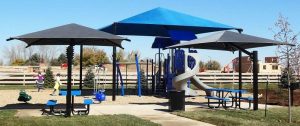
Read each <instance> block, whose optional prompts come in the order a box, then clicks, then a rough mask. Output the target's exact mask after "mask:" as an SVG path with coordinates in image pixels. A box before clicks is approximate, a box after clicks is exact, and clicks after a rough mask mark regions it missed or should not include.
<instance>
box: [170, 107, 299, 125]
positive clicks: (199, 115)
mask: <svg viewBox="0 0 300 126" xmlns="http://www.w3.org/2000/svg"><path fill="white" fill-rule="evenodd" d="M173 114H176V115H179V116H183V117H186V118H190V119H194V120H199V121H203V122H207V123H211V124H214V125H217V126H233V125H241V126H250V125H252V126H268V125H270V126H285V125H291V126H299V125H300V107H294V108H293V109H292V115H293V118H292V121H293V123H288V109H287V108H272V109H269V110H268V112H267V117H264V110H258V111H252V110H207V109H199V110H195V111H189V112H184V111H180V112H174V113H173Z"/></svg>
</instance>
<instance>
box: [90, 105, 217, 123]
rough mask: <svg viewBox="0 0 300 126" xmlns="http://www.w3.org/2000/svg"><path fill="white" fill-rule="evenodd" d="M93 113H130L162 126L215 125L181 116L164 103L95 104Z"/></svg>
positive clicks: (92, 108)
mask: <svg viewBox="0 0 300 126" xmlns="http://www.w3.org/2000/svg"><path fill="white" fill-rule="evenodd" d="M91 110H93V111H92V112H91V113H90V114H91V115H101V114H130V115H134V116H137V117H140V118H142V119H146V120H150V121H152V122H155V123H158V124H161V125H162V126H213V125H212V124H208V123H204V122H200V121H195V120H192V119H188V118H184V117H179V116H176V115H173V114H170V113H169V112H166V111H167V110H168V107H167V106H162V105H152V104H151V105H135V104H133V105H132V104H130V105H93V106H92V107H91Z"/></svg>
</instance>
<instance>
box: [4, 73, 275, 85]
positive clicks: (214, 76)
mask: <svg viewBox="0 0 300 126" xmlns="http://www.w3.org/2000/svg"><path fill="white" fill-rule="evenodd" d="M34 75H36V73H2V75H1V76H0V85H33V84H35V78H34V77H33V76H34ZM242 75H243V76H242V77H243V82H244V83H252V78H253V76H252V73H243V74H242ZM96 76H97V75H96ZM98 77H99V78H100V83H106V84H112V73H111V72H109V73H107V75H106V76H104V75H103V74H99V75H98ZM197 77H198V78H199V79H200V80H202V81H203V82H204V83H208V84H220V83H238V81H239V80H238V79H239V77H238V73H198V74H197ZM280 77H281V75H280V74H274V73H259V74H258V82H260V83H264V82H267V78H269V82H270V83H279V82H280ZM82 78H83V79H84V78H85V76H84V75H83V77H82ZM104 78H106V81H105V82H104V81H103V80H104ZM122 78H123V82H124V83H125V84H136V81H137V77H136V73H135V72H128V73H127V76H126V74H125V72H123V73H122ZM66 79H67V77H66V75H64V74H62V77H61V81H62V83H67V81H66ZM148 83H149V84H151V83H152V81H151V73H150V72H149V74H148ZM72 84H74V85H77V84H79V74H78V73H76V74H73V75H72Z"/></svg>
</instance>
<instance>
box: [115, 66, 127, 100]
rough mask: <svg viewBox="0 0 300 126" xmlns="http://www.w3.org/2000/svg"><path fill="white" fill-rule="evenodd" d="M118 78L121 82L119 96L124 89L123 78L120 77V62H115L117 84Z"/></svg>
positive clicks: (122, 94)
mask: <svg viewBox="0 0 300 126" xmlns="http://www.w3.org/2000/svg"><path fill="white" fill-rule="evenodd" d="M119 79H120V82H121V96H124V95H125V91H124V83H123V78H122V74H121V70H120V63H119V62H117V84H119Z"/></svg>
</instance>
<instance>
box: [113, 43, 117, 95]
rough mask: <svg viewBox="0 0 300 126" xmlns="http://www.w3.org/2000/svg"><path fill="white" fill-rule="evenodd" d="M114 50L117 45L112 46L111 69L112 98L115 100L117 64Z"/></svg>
mask: <svg viewBox="0 0 300 126" xmlns="http://www.w3.org/2000/svg"><path fill="white" fill-rule="evenodd" d="M116 52H117V47H116V46H113V71H112V75H113V76H112V78H113V79H112V88H113V89H112V100H113V101H115V100H116V66H117V62H116V61H117V59H116Z"/></svg>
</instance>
